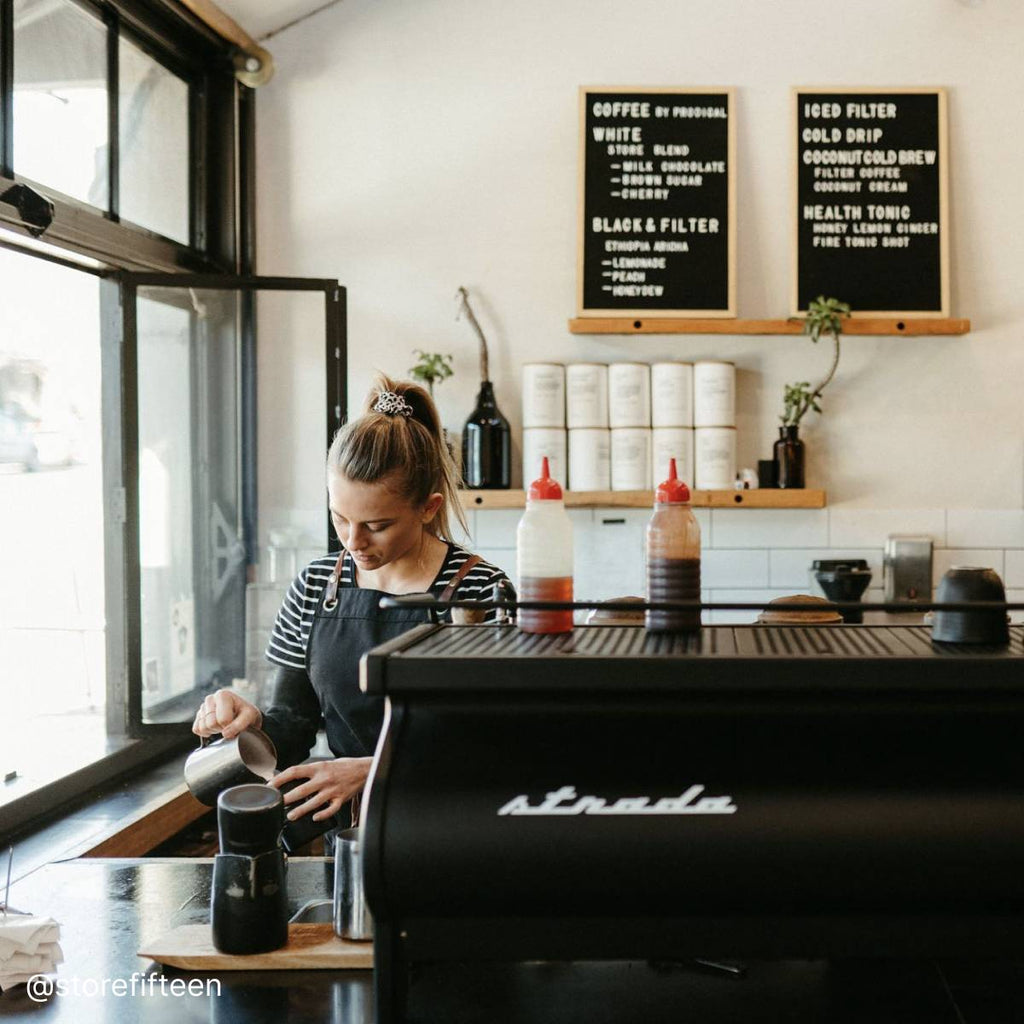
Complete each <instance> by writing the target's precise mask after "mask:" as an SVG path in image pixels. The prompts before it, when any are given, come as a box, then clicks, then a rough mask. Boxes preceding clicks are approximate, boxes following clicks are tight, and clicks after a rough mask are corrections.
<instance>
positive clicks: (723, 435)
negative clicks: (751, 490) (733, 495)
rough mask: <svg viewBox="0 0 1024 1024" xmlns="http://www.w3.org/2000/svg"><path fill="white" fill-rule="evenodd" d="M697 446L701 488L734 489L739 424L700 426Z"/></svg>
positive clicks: (698, 485)
mask: <svg viewBox="0 0 1024 1024" xmlns="http://www.w3.org/2000/svg"><path fill="white" fill-rule="evenodd" d="M693 448H694V457H693V461H694V468H693V477H694V484H695V486H696V488H697V490H700V491H731V490H732V489H733V487H734V486H735V483H736V428H735V427H697V429H696V430H694V432H693Z"/></svg>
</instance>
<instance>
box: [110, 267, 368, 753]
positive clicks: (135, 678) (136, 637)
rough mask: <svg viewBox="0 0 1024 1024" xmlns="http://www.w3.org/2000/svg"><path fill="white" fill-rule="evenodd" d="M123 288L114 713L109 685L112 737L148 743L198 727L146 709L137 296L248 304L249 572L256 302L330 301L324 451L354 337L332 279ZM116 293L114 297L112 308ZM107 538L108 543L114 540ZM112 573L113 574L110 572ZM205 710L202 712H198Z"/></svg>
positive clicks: (242, 501) (189, 277)
mask: <svg viewBox="0 0 1024 1024" xmlns="http://www.w3.org/2000/svg"><path fill="white" fill-rule="evenodd" d="M111 284H113V285H115V286H116V288H117V306H118V309H119V311H120V322H119V325H118V327H117V331H118V339H117V345H116V346H114V351H115V352H116V355H115V356H114V357H115V358H119V359H120V360H121V361H122V364H123V372H121V373H119V374H118V375H117V376H119V377H120V378H122V379H123V380H124V381H126V382H129V383H130V384H131V385H134V386H132V387H129V389H128V390H126V391H123V393H122V395H121V401H122V402H123V411H122V416H121V423H122V426H123V435H122V438H121V451H122V453H123V461H122V462H121V464H120V467H116V466H113V465H112V466H110V467H109V468H110V470H111V473H112V474H114V475H115V476H116V475H117V474H118V472H119V473H120V478H119V479H113V480H111V481H110V484H111V486H113V487H119V488H121V489H122V490H123V492H124V512H125V515H124V522H123V523H120V524H117V523H115V524H112V526H113V529H115V530H116V529H118V528H120V529H121V530H123V532H122V533H121V535H120V537H113V538H111V539H112V540H113V542H114V544H120V545H121V548H122V551H123V558H120V559H117V563H118V566H119V570H120V579H116V578H115V577H112V576H111V575H108V586H109V585H111V584H113V585H115V586H116V587H117V592H119V593H120V594H121V596H122V601H123V616H122V618H121V621H122V622H123V624H124V636H123V638H122V637H116V636H115V637H108V645H110V644H113V645H115V646H117V645H119V644H120V645H122V651H123V655H124V657H125V662H126V667H127V675H126V678H125V679H124V680H123V690H121V691H120V695H121V697H122V701H121V703H120V704H117V705H115V706H114V707H113V708H111V694H112V691H111V689H110V686H109V685H108V691H107V702H108V729H110V730H111V731H113V730H114V729H120V730H122V731H124V732H125V733H126V734H127V735H128V736H130V737H132V738H135V739H141V738H144V737H149V736H178V737H181V736H185V737H189V736H190V726H191V722H168V723H160V722H145V721H144V715H143V709H142V649H141V640H142V622H141V587H140V579H141V567H140V563H139V533H138V527H139V487H138V484H139V466H138V439H139V423H138V327H137V321H136V313H137V300H138V291H139V289H140V288H147V287H152V288H173V289H178V288H181V289H185V288H194V289H196V290H202V289H212V290H216V291H236V292H239V293H240V295H241V297H242V300H243V301H242V303H241V323H240V326H241V332H242V337H241V342H242V344H241V347H240V355H241V361H240V377H241V380H240V385H241V390H240V397H241V408H240V410H239V412H240V433H241V437H240V439H239V443H240V452H241V469H242V472H241V479H240V480H239V490H240V493H239V495H238V498H239V505H240V508H241V510H242V522H243V537H242V540H243V543H244V544H245V548H246V565H248V566H251V565H254V564H255V563H256V561H257V550H256V543H257V510H256V502H255V492H256V483H257V469H256V417H255V408H256V374H255V361H254V358H252V357H253V356H254V355H255V341H256V337H255V326H256V325H255V318H254V316H253V306H254V303H253V299H254V296H255V293H257V292H261V291H266V292H275V291H276V292H321V293H322V294H323V296H324V357H325V365H326V367H327V374H326V385H327V386H326V400H327V410H328V415H327V435H326V438H325V449H324V450H325V451H326V449H327V447H329V446H330V443H331V440H332V439H333V437H334V434H335V433H336V432H337V430H338V429H339V427H341V425H342V424H343V423H344V421H345V415H346V392H347V387H348V379H347V366H348V336H347V292H346V290H345V288H343V287H342V286H341V285H340V284H339V283H338V281H336V280H334V279H332V278H299V277H270V276H267V277H261V276H256V275H245V276H241V275H225V274H155V273H129V272H122V273H118V274H117V275H115V276H114V277H113V278H112V279H111ZM113 297H114V296H113V293H112V292H111V293H108V304H109V300H110V299H112V298H113ZM247 353H248V354H249V357H248V358H247ZM325 519H326V520H327V529H328V540H329V539H330V532H329V531H330V516H329V515H328V514H327V513H326V511H325ZM110 536H111V535H110V533H108V537H110ZM109 568H110V569H113V568H114V567H113V566H111V567H109ZM197 706H198V704H197ZM112 713H113V715H115V716H116V715H119V714H121V713H123V714H124V717H123V718H112V717H111V714H112Z"/></svg>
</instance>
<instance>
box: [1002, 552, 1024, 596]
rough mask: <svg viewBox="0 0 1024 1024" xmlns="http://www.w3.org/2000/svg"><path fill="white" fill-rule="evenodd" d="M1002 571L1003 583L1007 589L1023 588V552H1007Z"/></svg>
mask: <svg viewBox="0 0 1024 1024" xmlns="http://www.w3.org/2000/svg"><path fill="white" fill-rule="evenodd" d="M1003 569H1004V570H1005V572H1006V575H1005V576H1004V577H1003V582H1004V583H1005V584H1006V585H1007V586H1008V587H1024V551H1021V550H1018V551H1007V552H1006V560H1005V563H1004V565H1003Z"/></svg>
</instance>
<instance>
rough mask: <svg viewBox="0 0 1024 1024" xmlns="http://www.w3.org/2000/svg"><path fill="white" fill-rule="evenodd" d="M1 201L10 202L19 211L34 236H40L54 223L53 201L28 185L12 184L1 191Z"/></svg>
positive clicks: (23, 222) (22, 220)
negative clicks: (4, 190)
mask: <svg viewBox="0 0 1024 1024" xmlns="http://www.w3.org/2000/svg"><path fill="white" fill-rule="evenodd" d="M0 203H10V205H11V206H13V207H14V208H15V209H16V210H17V211H18V216H19V217H21V222H22V224H24V225H25V227H26V228H28V233H29V234H30V235H31V236H32V237H33V238H38V237H39V236H40V235H41V234H42V233H43V232H44V231H45V230H46V229H47V228H48V227H49V226H50V225H51V224H52V223H53V212H54V207H53V203H51V202H50V200H49V199H47V198H46V196H44V195H40V194H39V193H38V192H37V191H36V190H35V189H34V188H29V187H28V185H12V186H11V187H10V188H9V189H7V191H6V192H3V193H0Z"/></svg>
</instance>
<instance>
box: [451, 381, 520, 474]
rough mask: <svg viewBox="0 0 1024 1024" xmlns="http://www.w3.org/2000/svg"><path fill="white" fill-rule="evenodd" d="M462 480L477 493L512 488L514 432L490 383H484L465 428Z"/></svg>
mask: <svg viewBox="0 0 1024 1024" xmlns="http://www.w3.org/2000/svg"><path fill="white" fill-rule="evenodd" d="M462 478H463V480H464V481H465V484H466V486H467V487H470V488H472V489H474V490H501V489H508V488H509V487H511V486H512V432H511V431H510V430H509V426H508V420H507V419H505V417H504V416H503V415H502V414H501V410H500V409H499V408H498V403H497V402H496V401H495V400H494V385H493V384H492V383H491V382H490V381H489V380H485V381H483V383H481V385H480V394H478V395H477V396H476V408H475V409H474V410H473V411H472V413H470V416H469V419H468V420H466V425H465V426H464V427H463V428H462Z"/></svg>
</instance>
